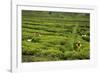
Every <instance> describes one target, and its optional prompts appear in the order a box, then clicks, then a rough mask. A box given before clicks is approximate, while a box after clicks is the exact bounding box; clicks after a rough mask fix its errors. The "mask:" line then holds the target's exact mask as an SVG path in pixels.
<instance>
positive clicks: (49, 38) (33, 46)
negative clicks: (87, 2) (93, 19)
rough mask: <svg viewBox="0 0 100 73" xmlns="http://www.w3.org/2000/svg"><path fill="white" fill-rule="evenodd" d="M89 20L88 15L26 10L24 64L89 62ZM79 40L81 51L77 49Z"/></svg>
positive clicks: (23, 23) (23, 19)
mask: <svg viewBox="0 0 100 73" xmlns="http://www.w3.org/2000/svg"><path fill="white" fill-rule="evenodd" d="M89 20H90V16H89V14H88V13H71V12H69V13H68V12H50V11H28V10H23V11H22V61H23V62H38V61H59V60H83V59H89V58H90V21H89ZM78 41H80V44H81V46H80V48H78V47H77V46H76V48H74V47H75V46H74V43H77V42H78ZM77 48H78V50H77Z"/></svg>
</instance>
